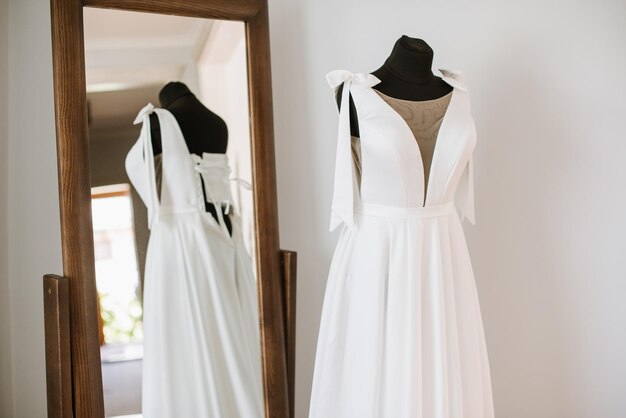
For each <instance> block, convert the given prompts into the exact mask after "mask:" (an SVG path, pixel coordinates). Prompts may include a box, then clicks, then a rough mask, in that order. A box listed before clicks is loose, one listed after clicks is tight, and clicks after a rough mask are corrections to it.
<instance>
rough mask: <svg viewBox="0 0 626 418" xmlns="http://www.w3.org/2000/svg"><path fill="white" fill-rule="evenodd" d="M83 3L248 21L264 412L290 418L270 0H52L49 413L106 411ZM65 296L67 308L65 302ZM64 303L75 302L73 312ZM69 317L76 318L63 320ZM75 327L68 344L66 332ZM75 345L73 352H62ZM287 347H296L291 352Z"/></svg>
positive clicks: (290, 308)
mask: <svg viewBox="0 0 626 418" xmlns="http://www.w3.org/2000/svg"><path fill="white" fill-rule="evenodd" d="M83 7H97V8H110V9H120V10H128V11H136V12H149V13H160V14H170V15H178V16H189V17H199V18H206V19H223V20H238V21H243V22H244V23H245V28H246V48H247V66H248V89H249V108H250V129H251V132H250V133H251V152H252V173H253V192H254V193H253V199H254V211H255V228H256V251H257V254H256V255H257V282H258V296H259V304H260V306H259V311H260V312H259V314H260V330H261V334H260V335H261V353H262V366H263V388H264V400H265V415H266V417H267V418H270V417H271V418H282V417H285V418H287V417H289V416H290V415H291V414H293V412H291V414H290V410H291V411H293V375H294V371H293V368H294V366H293V365H294V358H293V352H294V351H295V350H294V347H293V345H294V344H295V336H294V329H295V328H294V319H295V317H294V312H295V297H294V295H295V253H294V252H290V251H281V250H280V248H279V240H278V210H277V197H276V168H275V157H274V128H273V119H272V118H273V114H272V87H271V73H270V51H269V24H268V9H267V0H82V1H81V0H51V2H50V15H51V24H52V25H51V28H52V57H53V76H54V104H55V118H56V136H57V160H58V175H59V201H60V202H59V205H60V214H61V246H62V254H63V275H64V277H65V278H63V277H59V276H53V275H47V276H46V277H45V279H44V301H45V303H44V307H45V312H46V363H47V383H48V411H49V412H48V413H49V416H62V417H65V416H68V417H69V416H73V417H74V418H99V417H104V399H103V391H102V370H101V363H100V346H99V340H98V318H97V315H98V314H97V304H96V303H97V295H96V282H95V267H94V249H93V230H92V219H91V189H90V171H89V148H88V147H89V144H88V127H87V98H86V82H85V56H84V33H83ZM281 277H282V281H281ZM66 288H67V297H64V296H63V292H62V290H63V289H66ZM285 291H286V293H285ZM64 300H67V305H69V308H68V307H67V306H65V308H64V305H63V301H64ZM64 309H68V310H69V315H66V313H67V312H65V313H64ZM66 317H67V318H68V320H67V321H66V322H69V324H67V323H66V325H67V326H64V319H63V318H66ZM68 332H69V335H70V338H69V344H68V343H67V341H66V340H65V339H64V336H66V335H67V333H68ZM65 338H66V337H65ZM286 344H287V345H286ZM68 345H69V347H70V353H69V354H70V355H67V353H64V351H65V350H67V347H68ZM288 352H290V353H291V355H289V356H288V354H287V353H288ZM68 362H69V363H70V364H67V363H68ZM288 364H289V367H288ZM290 398H291V402H290ZM70 399H71V402H70ZM68 404H69V405H68ZM70 414H71V415H70ZM225 418H226V417H225Z"/></svg>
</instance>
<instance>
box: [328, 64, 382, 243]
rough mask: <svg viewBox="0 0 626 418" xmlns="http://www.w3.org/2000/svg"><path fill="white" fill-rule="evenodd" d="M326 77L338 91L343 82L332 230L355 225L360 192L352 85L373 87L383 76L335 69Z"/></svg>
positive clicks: (331, 218) (329, 83)
mask: <svg viewBox="0 0 626 418" xmlns="http://www.w3.org/2000/svg"><path fill="white" fill-rule="evenodd" d="M326 81H327V82H328V85H329V86H330V87H331V88H332V89H334V90H335V91H336V90H337V88H338V87H339V86H340V85H341V84H342V83H343V90H342V91H341V102H340V103H341V104H340V109H339V128H338V134H337V156H336V160H335V184H334V191H333V203H332V209H331V215H330V230H331V231H332V230H334V229H335V228H337V226H339V224H340V223H341V222H343V223H345V224H346V225H347V226H349V227H351V226H352V225H353V223H354V202H355V199H356V194H357V193H358V190H357V187H356V173H355V170H354V164H353V161H352V145H351V139H350V106H349V97H350V89H351V87H352V85H359V86H364V87H372V86H374V85H376V84H378V83H379V82H380V80H379V79H378V78H377V77H376V76H374V75H372V74H366V73H352V72H350V71H346V70H335V71H331V72H329V73H328V74H326Z"/></svg>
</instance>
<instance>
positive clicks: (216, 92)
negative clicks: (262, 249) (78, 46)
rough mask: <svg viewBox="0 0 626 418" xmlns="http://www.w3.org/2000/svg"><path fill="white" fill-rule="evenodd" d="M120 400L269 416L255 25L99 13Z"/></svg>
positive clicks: (104, 174)
mask: <svg viewBox="0 0 626 418" xmlns="http://www.w3.org/2000/svg"><path fill="white" fill-rule="evenodd" d="M84 34H85V38H84V41H85V68H86V89H87V105H88V108H87V114H88V122H89V154H90V155H89V156H90V169H91V187H92V215H93V231H94V237H93V238H94V249H95V271H96V283H97V291H98V308H99V319H100V321H99V335H100V344H101V357H102V374H103V385H104V401H105V412H106V416H107V417H113V416H137V417H139V416H146V417H151V418H153V417H170V418H171V417H223V418H231V417H249V418H254V417H261V416H262V415H263V410H264V408H263V387H262V379H261V349H260V340H259V313H258V312H259V310H258V297H257V286H256V271H255V270H256V268H255V266H256V263H255V230H254V212H253V199H252V198H253V196H252V190H251V185H252V182H253V181H254V179H253V178H252V174H251V156H250V129H249V125H250V124H249V115H248V75H247V68H246V39H245V26H244V24H243V23H242V22H235V21H221V20H207V19H197V18H188V17H177V16H167V15H158V14H149V13H136V12H126V11H119V10H105V9H92V8H85V9H84Z"/></svg>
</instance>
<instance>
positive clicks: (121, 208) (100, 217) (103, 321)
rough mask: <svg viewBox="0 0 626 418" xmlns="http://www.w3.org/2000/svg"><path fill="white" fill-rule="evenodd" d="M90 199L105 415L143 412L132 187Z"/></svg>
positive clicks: (112, 188) (104, 190)
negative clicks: (105, 405)
mask: <svg viewBox="0 0 626 418" xmlns="http://www.w3.org/2000/svg"><path fill="white" fill-rule="evenodd" d="M91 197H92V202H91V205H92V219H93V233H94V255H95V268H96V287H97V291H98V308H99V311H100V318H99V319H100V320H99V323H100V343H101V350H100V352H101V357H102V374H103V386H104V396H105V403H106V404H107V411H106V412H107V415H108V416H111V415H118V414H122V413H123V414H126V413H134V412H140V410H141V361H142V357H143V346H142V340H143V329H142V308H141V304H140V301H139V290H140V289H139V286H140V280H139V269H138V265H137V256H136V251H135V247H136V246H135V234H134V225H133V210H132V200H131V195H130V187H129V185H128V184H116V185H109V186H101V187H94V188H92V196H91ZM111 408H113V409H114V410H111Z"/></svg>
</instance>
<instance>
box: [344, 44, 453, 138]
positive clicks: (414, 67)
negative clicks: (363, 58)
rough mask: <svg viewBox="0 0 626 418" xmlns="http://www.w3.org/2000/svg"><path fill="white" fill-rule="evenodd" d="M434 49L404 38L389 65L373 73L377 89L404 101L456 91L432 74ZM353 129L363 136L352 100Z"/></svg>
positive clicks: (351, 126)
mask: <svg viewBox="0 0 626 418" xmlns="http://www.w3.org/2000/svg"><path fill="white" fill-rule="evenodd" d="M433 55H434V54H433V50H432V48H431V47H430V46H429V45H428V44H427V43H426V42H425V41H424V40H422V39H418V38H410V37H408V36H406V35H402V36H401V37H400V39H398V40H397V41H396V43H395V45H394V46H393V50H392V51H391V55H389V57H388V58H387V59H386V60H385V63H384V64H383V65H382V66H381V67H380V68H379V69H377V70H376V71H373V72H372V74H373V75H375V76H376V77H377V78H378V79H379V80H380V83H378V84H377V85H376V86H374V89H375V90H378V91H379V92H381V93H383V94H385V95H387V96H391V97H394V98H396V99H402V100H413V101H424V100H432V99H438V98H441V97H443V96H445V95H446V94H448V93H450V92H451V91H452V86H450V85H449V84H448V83H446V82H445V81H443V80H442V79H441V77H438V76H436V75H434V74H433V72H432V64H433ZM342 89H343V85H341V86H340V87H339V89H338V90H337V106H339V107H340V106H341V91H342ZM350 130H351V133H352V136H354V137H357V138H358V137H359V127H358V122H357V116H356V109H355V107H354V102H353V101H352V97H350Z"/></svg>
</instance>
